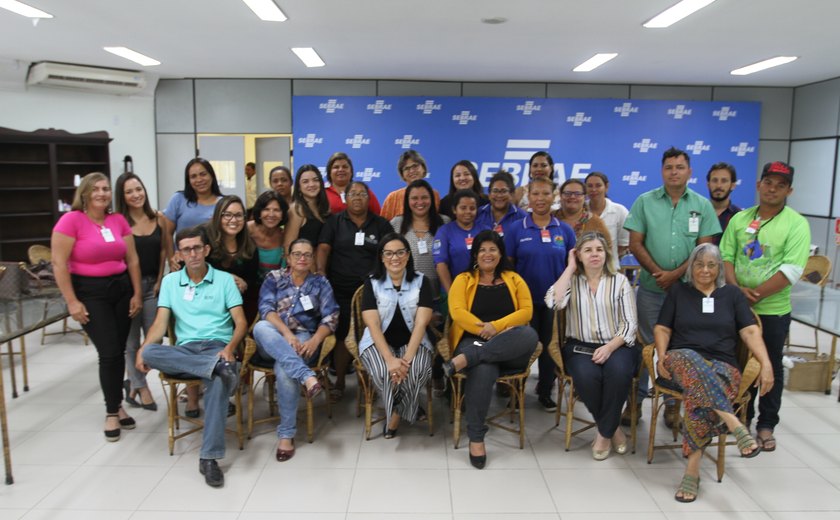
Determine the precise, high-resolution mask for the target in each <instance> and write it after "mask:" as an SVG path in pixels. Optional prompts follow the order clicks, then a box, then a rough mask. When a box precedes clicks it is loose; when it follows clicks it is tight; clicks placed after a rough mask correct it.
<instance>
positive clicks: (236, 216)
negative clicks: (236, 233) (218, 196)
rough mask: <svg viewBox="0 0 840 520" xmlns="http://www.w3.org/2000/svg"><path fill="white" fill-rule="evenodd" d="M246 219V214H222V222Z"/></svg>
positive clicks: (226, 212) (227, 212) (224, 212)
mask: <svg viewBox="0 0 840 520" xmlns="http://www.w3.org/2000/svg"><path fill="white" fill-rule="evenodd" d="M244 218H245V214H244V213H231V212H229V211H223V212H222V220H243V219H244Z"/></svg>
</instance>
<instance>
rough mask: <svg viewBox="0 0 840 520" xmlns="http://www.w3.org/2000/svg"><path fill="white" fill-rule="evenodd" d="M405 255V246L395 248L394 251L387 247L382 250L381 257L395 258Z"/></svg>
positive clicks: (406, 251)
mask: <svg viewBox="0 0 840 520" xmlns="http://www.w3.org/2000/svg"><path fill="white" fill-rule="evenodd" d="M406 255H408V249H406V248H402V249H397V250H396V251H391V250H388V249H386V250H384V251H382V257H383V258H389V259H390V258H393V257H395V256H396V257H397V258H405V257H406Z"/></svg>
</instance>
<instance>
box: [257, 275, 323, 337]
mask: <svg viewBox="0 0 840 520" xmlns="http://www.w3.org/2000/svg"><path fill="white" fill-rule="evenodd" d="M303 296H309V301H310V302H312V308H311V309H310V310H308V311H307V310H304V308H303V303H302V302H301V298H302V297H303ZM259 309H260V318H262V319H263V320H264V319H265V317H266V315H267V314H268V313H269V312H272V311H273V312H276V313H277V315H278V316H280V319H281V320H283V323H285V324H286V326H287V327H289V329H290V330H291V331H292V332H294V333H298V332H304V331H306V332H309V333H310V334H314V333H315V331H316V330H318V327H319V326H321V325H324V326H325V327H327V328H328V329H330V331H331V332H335V327H336V325H337V324H338V304H337V303H336V301H335V296H333V290H332V286H330V283H329V282H328V281H327V279H326V278H325V277H323V276H321V275H319V274H310V275H308V276H307V277H306V280H304V281H303V285H301V286H300V287H297V286H296V285H295V284H294V283H293V282H292V272H291V270H290V269H289V268H286V269H277V270H274V271H271V272H269V273H268V274H267V275H266V277H265V281H264V282H263V284H262V288H261V289H260V304H259Z"/></svg>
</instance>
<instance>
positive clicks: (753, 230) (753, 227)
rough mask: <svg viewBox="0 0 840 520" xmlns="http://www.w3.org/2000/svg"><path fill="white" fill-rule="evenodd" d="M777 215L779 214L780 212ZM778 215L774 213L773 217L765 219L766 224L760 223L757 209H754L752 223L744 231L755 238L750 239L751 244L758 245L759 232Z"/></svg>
mask: <svg viewBox="0 0 840 520" xmlns="http://www.w3.org/2000/svg"><path fill="white" fill-rule="evenodd" d="M779 213H781V211H780V212H779ZM779 213H776V214H775V215H773V216H772V217H770V218H769V219H767V221H766V222H761V219H760V218H758V208H757V207H756V208H755V213H754V214H753V219H752V222H750V225H749V226H747V229H746V232H747V233H749V234H755V236H754V237H753V239H752V242H753V244H759V243H760V242H759V241H758V235H759V234H760V233H761V230H762V229H763V228H764V226H766V225H767V224H769V223H770V222H772V221H773V219H774V218H776V217H777V216H778V215H779Z"/></svg>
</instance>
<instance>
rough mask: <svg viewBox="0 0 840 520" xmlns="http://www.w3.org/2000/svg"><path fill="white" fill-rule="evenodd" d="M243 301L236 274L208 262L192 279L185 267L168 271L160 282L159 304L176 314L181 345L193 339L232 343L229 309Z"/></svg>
mask: <svg viewBox="0 0 840 520" xmlns="http://www.w3.org/2000/svg"><path fill="white" fill-rule="evenodd" d="M241 305H242V295H240V294H239V289H237V288H236V282H234V281H233V276H231V275H230V274H229V273H226V272H224V271H218V270H216V269H213V266H211V265H210V264H207V274H205V275H204V279H202V280H201V282H199V283H197V284H196V283H193V281H192V280H190V277H189V276H187V270H186V268H184V269H181V270H180V271H177V272H175V273H169V274H168V275H166V276H165V277H164V278H163V282H161V284H160V295H159V296H158V307H165V308H167V309H169V310H170V311H172V314H173V315H174V316H175V336H176V337H177V338H178V345H183V344H184V343H190V342H192V341H204V340H218V341H223V342H225V343H229V342H230V339H231V338H232V337H233V318H232V317H231V315H230V309H232V308H233V307H236V306H241Z"/></svg>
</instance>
